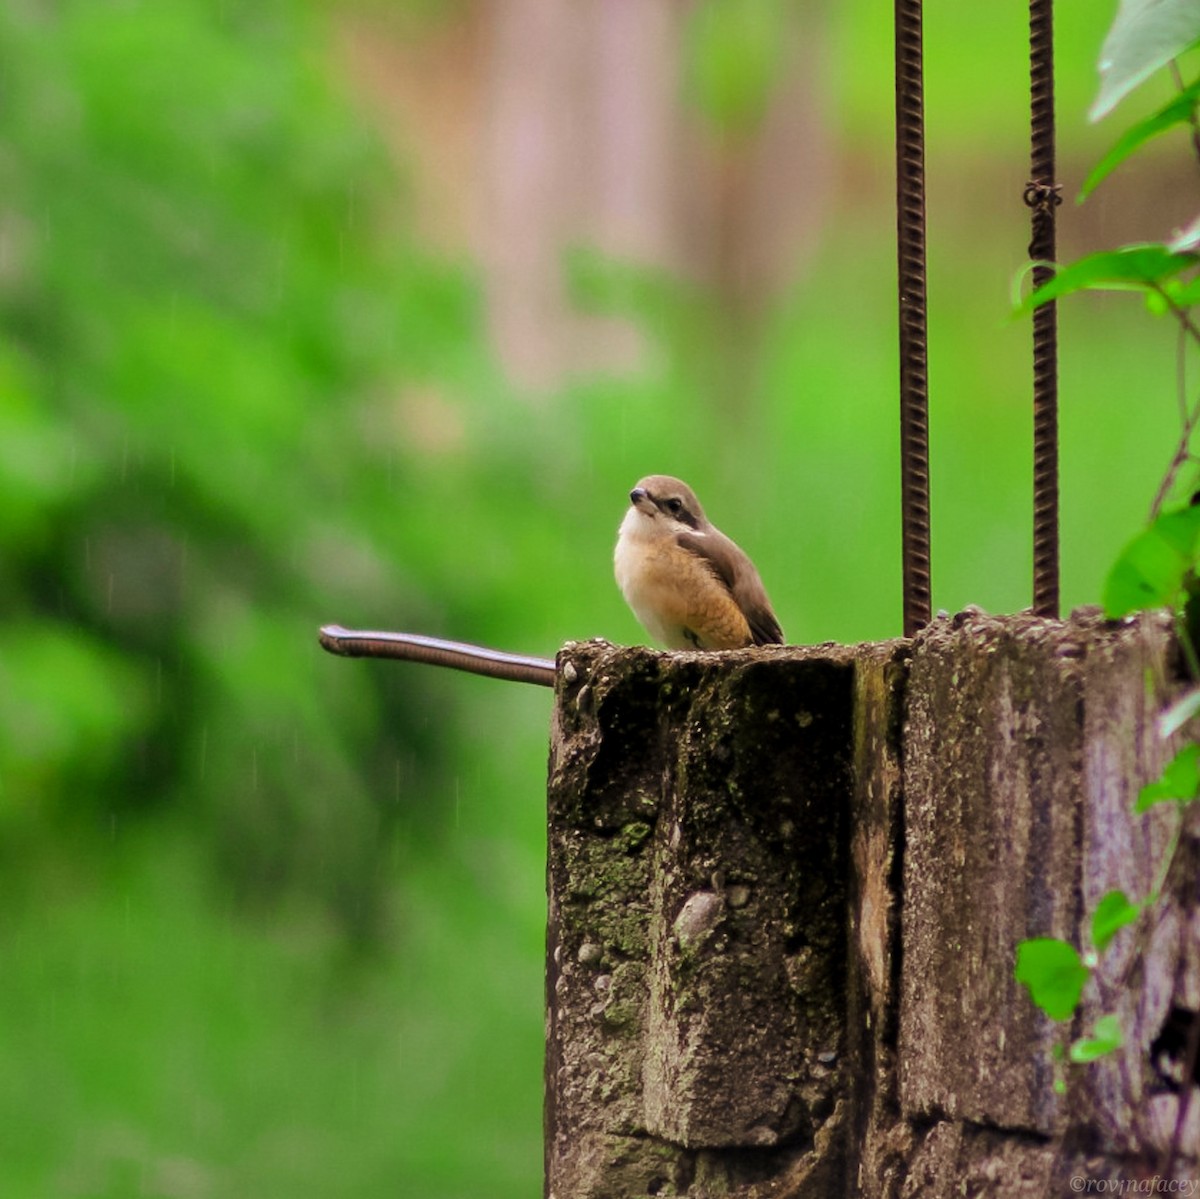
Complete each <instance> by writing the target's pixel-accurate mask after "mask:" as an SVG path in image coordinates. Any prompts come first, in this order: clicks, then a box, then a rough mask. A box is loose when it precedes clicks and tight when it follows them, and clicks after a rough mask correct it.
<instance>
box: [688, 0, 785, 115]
mask: <svg viewBox="0 0 1200 1199" xmlns="http://www.w3.org/2000/svg"><path fill="white" fill-rule="evenodd" d="M788 15H789V13H788V6H787V5H786V4H784V3H782V0H736V2H734V3H730V2H729V0H702V2H701V3H700V4H699V5H698V6H697V7H696V8H695V9H694V10H693V11H692V13H691V14H690V16H689V18H688V36H687V72H688V83H689V91H690V94H691V96H692V98H693V100H694V101H695V103H696V104H697V105H698V106H699V107H700V109H701V110H702V111H703V112H704V113H705V115H706V116H707V117H708V118H709V120H711V121H712V122H713V123H714V124H715V125H717V126H718V127H719V128H722V129H728V130H736V131H744V130H748V129H752V128H753V127H754V126H755V125H757V124H758V122H759V121H760V120H762V117H763V114H764V113H765V111H766V108H767V104H768V102H769V100H770V95H771V90H772V88H773V87H774V86H775V83H776V80H777V78H778V76H779V70H780V66H781V52H782V48H783V45H784V37H783V31H784V27H785V22H786V21H787V19H788Z"/></svg>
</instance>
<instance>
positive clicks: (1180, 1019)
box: [1150, 1007, 1200, 1091]
mask: <svg viewBox="0 0 1200 1199" xmlns="http://www.w3.org/2000/svg"><path fill="white" fill-rule="evenodd" d="M1196 1016H1197V1014H1196V1013H1195V1012H1193V1011H1192V1010H1191V1009H1190V1008H1183V1007H1173V1008H1172V1009H1171V1011H1170V1013H1169V1014H1168V1015H1167V1018H1166V1020H1164V1021H1163V1026H1162V1028H1161V1029H1159V1032H1158V1036H1157V1037H1155V1038H1154V1041H1153V1042H1152V1043H1151V1045H1150V1064H1151V1065H1152V1066H1153V1067H1154V1070H1155V1073H1156V1074H1157V1075H1158V1076H1159V1078H1160V1079H1162V1081H1163V1083H1164V1084H1166V1086H1167V1087H1168V1088H1169V1089H1170V1090H1172V1091H1178V1090H1179V1088H1180V1086H1182V1084H1183V1081H1184V1079H1183V1074H1184V1071H1185V1070H1186V1069H1187V1058H1188V1039H1189V1037H1191V1036H1192V1035H1194V1034H1193V1029H1192V1026H1193V1024H1194V1023H1195V1021H1196ZM1198 1031H1200V1030H1198ZM1191 1081H1192V1082H1193V1083H1200V1060H1198V1061H1194V1062H1193V1063H1192V1079H1191Z"/></svg>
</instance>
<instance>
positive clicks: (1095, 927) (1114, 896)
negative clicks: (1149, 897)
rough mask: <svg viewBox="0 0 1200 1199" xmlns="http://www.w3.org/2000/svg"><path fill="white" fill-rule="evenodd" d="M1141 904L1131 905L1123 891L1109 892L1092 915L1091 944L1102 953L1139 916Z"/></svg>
mask: <svg viewBox="0 0 1200 1199" xmlns="http://www.w3.org/2000/svg"><path fill="white" fill-rule="evenodd" d="M1141 912H1142V908H1141V904H1137V903H1131V902H1130V901H1129V898H1128V896H1126V894H1125V892H1124V891H1109V892H1108V893H1107V894H1106V895H1105V896H1104V898H1103V899H1101V900H1100V902H1099V903H1098V904H1097V905H1096V910H1095V911H1094V912H1093V913H1092V944H1093V945H1095V947H1096V948H1097V949H1098V950H1100V951H1101V952H1103V951H1104V950H1105V949H1107V948H1108V946H1109V943H1110V942H1111V941H1112V939H1113V937H1114V936H1116V934H1117V933H1118V932H1120V930H1121V929H1123V928H1124V927H1125V926H1126V925H1127V924H1132V923H1133V922H1134V921H1135V920H1136V919H1137V918H1138V916H1140V915H1141Z"/></svg>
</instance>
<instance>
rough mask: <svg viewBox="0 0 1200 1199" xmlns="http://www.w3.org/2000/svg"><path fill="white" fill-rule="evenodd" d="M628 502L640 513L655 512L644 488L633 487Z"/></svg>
mask: <svg viewBox="0 0 1200 1199" xmlns="http://www.w3.org/2000/svg"><path fill="white" fill-rule="evenodd" d="M629 502H630V503H631V504H632V505H633V506H634V507H635V508H637V509H638V511H640V512H655V511H657V509H656V508H655V507H654V501H653V500H652V499H651V498H650V493H649V492H648V491H647V490H646V489H645V488H644V487H635V488H634V489H633V490H632V491H631V492H630V493H629Z"/></svg>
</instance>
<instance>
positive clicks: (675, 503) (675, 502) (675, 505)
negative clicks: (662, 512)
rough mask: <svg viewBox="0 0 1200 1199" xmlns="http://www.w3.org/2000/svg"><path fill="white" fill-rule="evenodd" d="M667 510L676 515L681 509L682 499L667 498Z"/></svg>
mask: <svg viewBox="0 0 1200 1199" xmlns="http://www.w3.org/2000/svg"><path fill="white" fill-rule="evenodd" d="M667 510H668V511H669V512H671V513H672V514H673V515H675V516H678V515H679V514H680V513H681V512H682V511H683V500H679V499H675V498H674V497H672V498H671V499H669V500H667Z"/></svg>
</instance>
